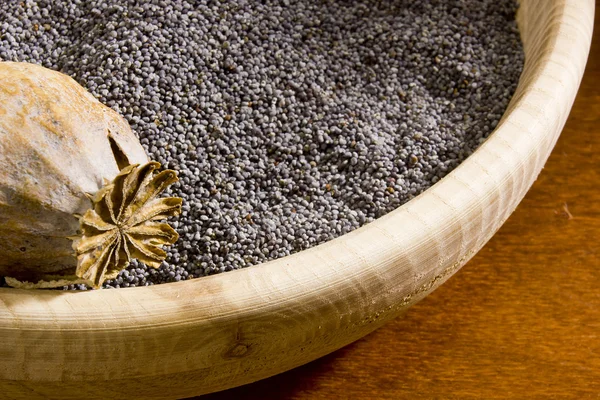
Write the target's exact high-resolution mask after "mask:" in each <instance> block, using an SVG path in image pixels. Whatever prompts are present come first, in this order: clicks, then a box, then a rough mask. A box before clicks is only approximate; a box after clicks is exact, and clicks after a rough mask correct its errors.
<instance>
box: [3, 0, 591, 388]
mask: <svg viewBox="0 0 600 400" xmlns="http://www.w3.org/2000/svg"><path fill="white" fill-rule="evenodd" d="M521 3H522V6H521V9H520V11H519V15H518V19H519V23H520V28H521V33H522V38H523V41H524V47H525V52H526V65H525V71H524V73H523V75H522V77H521V81H520V85H519V88H518V89H517V93H516V94H515V96H514V98H513V100H512V102H511V104H510V106H509V109H508V110H507V112H506V113H505V115H504V118H503V119H502V121H501V123H500V124H499V126H498V127H497V129H496V131H495V132H494V133H493V134H492V136H491V137H490V138H489V139H488V140H487V141H486V142H485V143H484V144H483V145H482V146H481V147H480V148H479V149H478V150H477V151H476V152H475V153H474V154H473V155H472V156H471V157H469V158H468V159H467V160H466V161H465V162H464V163H462V164H461V165H460V166H459V167H458V168H456V169H455V170H454V171H453V172H452V173H450V174H449V175H448V176H447V177H446V178H444V179H443V180H441V181H440V182H438V183H437V184H436V185H434V186H433V187H432V188H431V189H429V190H427V191H426V192H425V193H423V194H422V195H420V196H419V197H417V198H416V199H414V200H412V201H411V202H409V203H408V204H406V205H404V206H402V207H400V208H398V209H397V210H395V211H393V212H392V213H390V214H388V215H386V216H385V217H382V218H380V219H378V220H377V221H375V222H373V223H371V224H369V225H367V226H365V227H363V228H361V229H358V230H356V231H354V232H352V233H350V234H347V235H344V236H342V237H340V238H338V239H335V240H333V241H331V242H328V243H325V244H323V245H321V246H318V247H315V248H313V249H310V250H306V251H303V252H300V253H298V254H295V255H293V256H289V257H285V258H282V259H279V260H275V261H272V262H269V263H266V264H263V265H260V266H256V267H252V268H248V269H244V270H238V271H234V272H229V273H227V274H223V275H216V276H212V277H208V278H202V279H196V280H191V281H186V282H180V283H173V284H165V285H159V286H153V287H144V288H131V289H122V290H104V291H92V292H83V293H67V292H40V291H37V292H34V291H32V292H28V291H22V290H16V289H0V390H1V391H2V393H3V394H4V395H7V396H8V397H10V398H26V399H32V398H36V396H38V397H40V398H47V397H58V396H60V397H63V398H64V397H70V398H82V397H87V398H110V397H120V398H123V397H139V398H145V399H148V398H152V397H157V398H167V397H172V398H178V397H179V398H180V397H186V396H192V395H197V394H201V393H207V392H211V391H216V390H221V389H225V388H229V387H232V386H236V385H240V384H244V383H248V382H252V381H255V380H258V379H261V378H265V377H268V376H270V375H274V374H276V373H279V372H283V371H285V370H288V369H290V368H293V367H296V366H298V365H301V364H303V363H306V362H308V361H311V360H313V359H315V358H318V357H320V356H323V355H325V354H327V353H329V352H331V351H333V350H336V349H338V348H340V347H342V346H344V345H346V344H348V343H350V342H352V341H354V340H356V339H358V338H360V337H362V336H364V335H365V334H367V333H369V332H371V331H372V330H374V329H375V328H377V327H378V326H380V325H381V324H383V323H384V322H386V321H387V320H389V319H391V318H394V317H396V316H398V315H400V314H401V313H402V312H403V311H404V310H406V309H407V308H408V307H409V306H410V305H412V304H414V303H415V302H417V301H419V300H420V299H422V298H423V297H425V296H426V295H427V294H428V293H430V292H431V291H432V290H434V289H435V288H436V287H437V286H439V285H440V284H441V283H443V282H444V281H445V280H446V279H447V278H449V277H450V276H451V275H452V274H453V273H454V272H455V271H456V270H458V269H459V268H460V267H461V266H462V265H463V264H465V263H466V262H467V261H468V260H469V259H470V258H471V257H472V256H473V255H474V254H475V253H476V252H477V251H478V250H479V249H480V248H481V247H482V246H483V245H484V244H485V243H486V242H487V241H488V240H489V239H490V237H491V236H492V235H493V234H494V233H495V232H496V230H497V229H498V228H499V227H500V226H501V225H502V223H503V222H504V221H505V220H506V218H508V216H509V215H510V214H511V213H512V211H513V210H514V209H515V207H516V206H517V204H518V203H519V202H520V201H521V199H522V198H523V196H524V195H525V193H526V192H527V190H528V189H529V187H530V186H531V184H532V183H533V181H534V180H535V179H536V177H537V175H538V173H539V172H540V170H541V169H542V166H543V165H544V163H545V161H546V159H547V157H548V156H549V154H550V151H551V150H552V148H553V146H554V144H555V142H556V139H557V138H558V135H559V133H560V131H561V129H562V127H563V125H564V123H565V120H566V118H567V115H568V113H569V111H570V109H571V106H572V103H573V100H574V98H575V94H576V92H577V89H578V86H579V82H580V80H581V77H582V75H583V70H584V66H585V63H586V60H587V55H588V51H589V46H590V40H591V34H592V25H593V15H594V1H593V0H552V1H550V0H522V1H521Z"/></svg>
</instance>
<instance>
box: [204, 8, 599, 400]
mask: <svg viewBox="0 0 600 400" xmlns="http://www.w3.org/2000/svg"><path fill="white" fill-rule="evenodd" d="M597 8H600V4H599V5H598V6H597ZM599 23H600V15H599V13H598V10H597V12H596V24H597V25H596V26H599V25H598V24H599ZM599 153H600V32H599V29H596V30H595V34H594V41H593V44H592V50H591V54H590V59H589V61H588V65H587V69H586V73H585V76H584V79H583V82H582V84H581V88H580V90H579V95H578V97H577V100H576V102H575V105H574V107H573V110H572V112H571V115H570V117H569V120H568V122H567V125H566V127H565V129H564V131H563V133H562V136H561V138H560V139H559V141H558V143H557V145H556V147H555V149H554V152H553V153H552V155H551V157H550V159H549V160H548V163H547V164H546V167H545V168H544V170H543V171H542V173H541V174H540V176H539V178H538V180H537V181H536V183H535V184H534V185H533V187H532V189H531V190H530V192H529V193H528V194H527V196H526V197H525V199H524V200H523V202H522V203H521V204H520V205H519V207H518V208H517V210H516V211H515V213H514V214H513V215H512V216H511V217H510V219H509V220H508V221H507V222H506V223H505V224H504V226H503V227H502V228H501V229H500V231H499V232H498V233H497V234H496V235H495V236H494V237H493V238H492V240H491V241H490V242H489V243H488V244H487V245H486V246H485V247H484V248H483V249H482V250H481V252H479V253H478V254H477V255H476V256H475V257H474V258H473V259H472V260H471V261H470V262H469V263H468V264H467V265H466V266H465V267H463V268H462V269H461V270H460V271H459V272H458V273H456V275H454V277H452V278H451V279H450V280H449V281H448V282H446V283H445V284H444V285H442V286H441V287H440V288H439V289H437V290H436V291H435V292H434V293H432V294H431V295H430V296H428V297H427V298H426V299H425V300H423V301H422V302H420V303H418V304H417V305H415V306H414V307H412V308H411V309H410V310H409V311H408V313H407V315H406V316H405V317H404V318H400V319H397V320H395V321H393V322H391V323H389V324H387V325H385V326H384V327H383V328H381V329H379V330H377V331H375V332H374V333H372V334H371V335H369V336H367V337H365V338H363V339H362V340H359V341H358V342H355V343H354V344H352V345H350V346H347V347H345V348H343V349H341V350H339V351H337V352H335V353H332V354H330V355H329V356H327V357H324V358H322V359H319V360H317V361H314V362H312V363H310V364H307V365H305V366H302V367H300V368H297V369H295V370H292V371H289V372H287V373H283V374H281V375H278V376H275V377H272V378H269V379H266V380H263V381H260V382H257V383H254V384H251V385H246V386H242V387H239V388H235V389H231V390H228V391H225V392H221V393H217V394H212V395H208V396H203V397H201V399H202V400H225V399H237V400H248V399H297V400H308V399H310V400H313V399H316V400H318V399H408V398H410V399H414V398H418V399H495V398H502V399H507V398H509V399H526V398H527V399H535V398H539V399H549V398H556V399H598V398H600V155H599Z"/></svg>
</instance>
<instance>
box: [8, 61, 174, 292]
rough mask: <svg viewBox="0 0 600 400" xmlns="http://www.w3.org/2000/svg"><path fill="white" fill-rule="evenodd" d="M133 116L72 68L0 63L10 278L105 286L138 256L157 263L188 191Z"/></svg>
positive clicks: (24, 283)
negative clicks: (180, 193)
mask: <svg viewBox="0 0 600 400" xmlns="http://www.w3.org/2000/svg"><path fill="white" fill-rule="evenodd" d="M159 166H160V165H159V164H158V163H155V162H149V160H148V158H147V156H146V153H145V152H144V149H143V148H142V146H141V144H140V143H139V141H138V140H137V138H136V137H135V135H134V134H133V133H132V131H131V129H130V128H129V125H128V124H127V122H126V121H125V120H124V119H123V118H122V117H120V116H119V115H118V114H117V113H116V112H114V111H113V110H111V109H110V108H108V107H106V106H104V105H102V104H101V103H100V102H99V101H97V100H96V99H95V98H94V97H93V96H92V95H91V94H89V93H88V92H87V91H86V90H85V89H84V88H83V87H81V86H80V85H79V84H77V83H76V82H75V81H74V80H73V79H71V78H70V77H68V76H66V75H63V74H61V73H58V72H55V71H51V70H48V69H46V68H43V67H40V66H36V65H33V64H27V63H11V62H1V63H0V276H5V277H6V281H7V283H8V284H10V285H11V286H17V287H25V288H35V287H56V286H63V285H65V284H67V283H72V282H80V283H87V284H89V285H91V286H94V287H99V286H100V285H101V284H102V282H104V280H106V279H110V278H113V277H115V276H116V274H117V273H118V272H119V271H120V270H121V269H123V268H124V267H125V266H126V265H127V262H128V261H129V260H130V259H131V258H138V259H140V260H141V261H144V262H145V263H146V264H148V265H150V266H153V267H157V266H158V265H160V262H161V261H162V260H163V259H164V257H165V255H166V254H165V252H164V250H162V246H163V245H166V244H172V243H174V242H175V241H176V240H177V238H178V236H177V233H176V232H175V231H174V230H173V228H171V227H170V226H169V225H168V224H166V223H159V222H157V220H160V219H164V218H167V217H169V216H173V215H176V214H178V213H179V212H180V209H181V199H179V198H160V197H159V195H160V193H161V192H162V191H163V190H164V189H165V188H166V187H167V186H168V185H170V184H172V183H173V182H175V181H177V176H176V174H175V172H174V171H170V170H166V171H162V172H160V173H158V174H156V169H157V168H158V167H159Z"/></svg>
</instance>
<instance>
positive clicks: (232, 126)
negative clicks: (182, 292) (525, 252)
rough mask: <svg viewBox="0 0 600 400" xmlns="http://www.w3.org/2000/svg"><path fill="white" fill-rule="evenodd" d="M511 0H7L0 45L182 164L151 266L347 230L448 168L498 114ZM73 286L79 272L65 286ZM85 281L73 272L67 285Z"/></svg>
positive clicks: (506, 88)
mask: <svg viewBox="0 0 600 400" xmlns="http://www.w3.org/2000/svg"><path fill="white" fill-rule="evenodd" d="M516 9H517V4H516V2H515V1H514V0H428V1H413V0H403V1H394V0H380V1H375V0H348V1H341V0H320V1H315V0H279V1H276V0H268V1H260V2H259V1H255V0H232V1H226V0H221V1H202V2H200V1H193V0H188V1H186V0H153V1H143V0H139V1H133V0H127V1H124V0H98V1H96V0H94V1H92V0H24V1H17V0H10V1H3V2H1V4H0V59H2V60H5V61H28V62H33V63H37V64H41V65H43V66H45V67H48V68H51V69H55V70H58V71H62V72H64V73H66V74H68V75H70V76H72V77H73V78H75V79H76V80H77V81H78V82H79V83H81V84H82V85H83V86H84V87H86V88H87V89H88V90H89V91H91V92H92V93H93V94H94V95H95V96H96V97H97V98H98V99H99V100H100V101H102V102H103V103H105V104H107V105H109V106H110V107H112V108H114V109H115V110H116V111H118V112H119V113H121V114H122V115H123V116H125V118H126V119H127V120H128V121H129V123H130V124H131V127H132V128H133V130H134V132H135V133H136V134H137V135H138V137H139V138H140V141H141V143H142V145H143V146H144V148H145V149H146V151H147V152H148V154H149V156H150V158H151V159H153V160H156V161H159V162H160V163H161V164H162V165H163V167H164V168H171V169H175V170H177V171H178V172H179V177H180V182H179V183H178V184H176V185H174V186H173V187H172V188H171V190H170V193H168V194H169V195H175V196H179V197H182V198H183V199H184V203H183V212H182V214H181V217H180V218H178V219H175V220H174V221H173V222H172V224H173V226H174V227H175V228H176V229H177V231H178V232H179V234H180V239H179V241H178V242H177V243H176V244H175V245H174V246H172V247H171V248H169V251H168V258H167V260H166V261H165V262H164V263H163V265H162V266H161V268H159V269H157V270H154V269H151V268H146V266H144V265H143V264H141V263H138V262H136V261H133V262H132V264H131V265H130V267H129V268H128V269H126V270H124V271H123V272H122V273H121V274H120V275H119V277H118V278H116V279H114V280H112V281H108V282H106V283H105V288H118V287H127V286H143V285H152V284H158V283H163V282H173V281H179V280H186V279H190V278H195V277H200V276H204V275H210V274H214V273H218V272H223V271H230V270H233V269H237V268H244V267H248V266H251V265H255V264H258V263H261V262H264V261H268V260H272V259H275V258H278V257H283V256H286V255H288V254H291V253H294V252H298V251H300V250H303V249H307V248H309V247H312V246H315V245H318V244H320V243H323V242H325V241H328V240H331V239H333V238H335V237H337V236H340V235H343V234H345V233H347V232H350V231H352V230H354V229H356V228H358V227H360V226H362V225H364V224H367V223H369V222H371V221H373V220H375V219H376V218H378V217H380V216H382V215H384V214H386V213H388V212H390V211H392V210H393V209H395V208H397V207H398V206H400V205H401V204H403V203H405V202H407V201H408V200H410V199H411V198H413V197H415V196H417V195H418V194H420V193H421V192H423V191H424V190H426V189H427V188H429V187H430V186H431V185H432V184H434V183H435V182H437V181H438V180H439V179H441V178H442V177H444V176H445V175H446V174H448V173H449V172H450V171H451V170H452V169H453V168H455V167H456V166H457V165H458V164H460V162H461V161H463V160H464V159H465V158H466V157H468V156H469V155H470V154H471V153H472V152H473V151H474V150H475V149H476V148H477V146H479V145H480V144H481V143H482V142H483V141H484V140H485V139H486V137H487V136H488V135H489V134H490V133H491V132H492V130H493V129H494V127H495V126H496V125H497V124H498V121H499V119H500V118H501V116H502V114H503V112H504V110H505V108H506V106H507V105H508V102H509V100H510V98H511V96H512V94H513V92H514V90H515V88H516V86H517V82H518V79H519V75H520V73H521V70H522V68H523V60H524V56H523V50H522V46H521V42H520V38H519V32H518V29H517V26H516V22H515V11H516ZM70 288H74V287H73V286H71V287H70ZM75 288H77V289H83V288H84V287H81V285H79V286H77V287H75Z"/></svg>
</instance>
